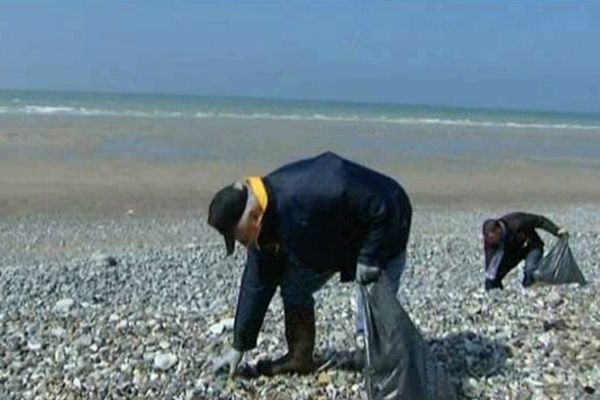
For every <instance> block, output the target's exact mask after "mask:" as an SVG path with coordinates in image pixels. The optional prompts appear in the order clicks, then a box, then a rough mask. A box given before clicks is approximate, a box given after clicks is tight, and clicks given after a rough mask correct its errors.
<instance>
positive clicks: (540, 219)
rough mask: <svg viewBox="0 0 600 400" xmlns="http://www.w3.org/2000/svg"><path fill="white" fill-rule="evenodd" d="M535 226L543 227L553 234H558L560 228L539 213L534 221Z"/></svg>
mask: <svg viewBox="0 0 600 400" xmlns="http://www.w3.org/2000/svg"><path fill="white" fill-rule="evenodd" d="M535 227H536V228H540V229H543V230H545V231H546V232H550V233H551V234H553V235H554V236H560V231H561V228H560V227H559V226H558V225H556V224H555V223H554V222H552V221H550V220H549V219H548V218H546V217H544V216H541V215H538V216H537V220H536V222H535Z"/></svg>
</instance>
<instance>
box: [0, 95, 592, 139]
mask: <svg viewBox="0 0 600 400" xmlns="http://www.w3.org/2000/svg"><path fill="white" fill-rule="evenodd" d="M2 115H46V116H47V115H56V116H78V117H93V116H96V117H97V116H104V117H133V118H159V119H163V118H168V119H177V118H194V119H206V118H222V119H236V120H282V121H332V122H336V121H337V122H377V123H385V124H398V125H401V124H410V125H433V126H435V125H438V126H459V127H460V126H464V127H481V128H490V127H495V128H503V129H540V130H565V129H566V130H598V131H600V114H592V113H572V112H559V111H523V110H508V109H491V108H461V107H445V106H429V105H405V104H390V103H360V102H337V101H319V100H286V99H269V98H246V97H210V96H188V95H185V96H183V95H156V94H112V93H74V92H51V91H6V90H4V91H0V116H2Z"/></svg>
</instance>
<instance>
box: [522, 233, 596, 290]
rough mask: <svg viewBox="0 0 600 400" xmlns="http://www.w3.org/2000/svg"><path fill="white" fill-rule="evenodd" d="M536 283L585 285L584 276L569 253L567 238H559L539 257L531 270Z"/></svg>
mask: <svg viewBox="0 0 600 400" xmlns="http://www.w3.org/2000/svg"><path fill="white" fill-rule="evenodd" d="M532 273H533V279H534V281H535V282H536V283H539V284H546V285H559V284H564V283H579V284H580V285H585V283H586V282H585V278H584V277H583V274H582V273H581V270H580V269H579V266H578V265H577V262H576V261H575V258H574V257H573V253H571V248H570V247H569V239H568V238H567V237H566V236H565V237H561V238H559V239H558V240H557V241H556V243H555V244H554V247H553V248H552V249H551V250H550V251H549V252H548V254H546V255H545V256H544V258H542V259H541V261H540V262H539V264H538V265H537V266H536V267H535V269H534V270H533V271H532Z"/></svg>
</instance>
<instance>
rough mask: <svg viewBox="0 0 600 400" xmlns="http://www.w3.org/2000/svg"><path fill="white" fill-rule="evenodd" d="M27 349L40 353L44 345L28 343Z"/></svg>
mask: <svg viewBox="0 0 600 400" xmlns="http://www.w3.org/2000/svg"><path fill="white" fill-rule="evenodd" d="M27 348H28V349H29V351H34V352H35V351H40V350H41V349H42V344H41V343H40V342H36V341H29V342H27Z"/></svg>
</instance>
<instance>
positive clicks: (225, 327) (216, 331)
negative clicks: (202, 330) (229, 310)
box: [208, 318, 235, 335]
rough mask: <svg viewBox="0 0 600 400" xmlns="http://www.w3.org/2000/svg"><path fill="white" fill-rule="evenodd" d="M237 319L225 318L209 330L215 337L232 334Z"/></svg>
mask: <svg viewBox="0 0 600 400" xmlns="http://www.w3.org/2000/svg"><path fill="white" fill-rule="evenodd" d="M234 322H235V319H233V318H225V319H222V320H221V321H219V322H217V323H216V324H213V325H212V326H211V327H210V328H208V330H209V332H210V333H212V334H213V335H220V334H222V333H224V332H230V331H231V330H233V325H234Z"/></svg>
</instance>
